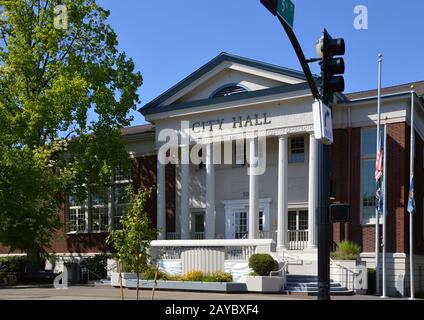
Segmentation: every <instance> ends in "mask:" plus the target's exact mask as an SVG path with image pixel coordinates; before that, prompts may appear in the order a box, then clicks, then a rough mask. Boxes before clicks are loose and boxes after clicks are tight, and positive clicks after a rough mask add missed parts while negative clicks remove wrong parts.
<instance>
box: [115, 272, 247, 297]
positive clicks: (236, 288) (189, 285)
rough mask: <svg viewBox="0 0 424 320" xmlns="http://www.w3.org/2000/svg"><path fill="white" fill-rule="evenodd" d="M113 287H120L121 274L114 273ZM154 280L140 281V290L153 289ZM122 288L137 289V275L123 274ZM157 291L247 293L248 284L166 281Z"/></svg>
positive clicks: (157, 286) (159, 283) (158, 284)
mask: <svg viewBox="0 0 424 320" xmlns="http://www.w3.org/2000/svg"><path fill="white" fill-rule="evenodd" d="M111 285H112V286H113V287H119V286H120V284H119V273H118V272H114V273H112V277H111ZM153 285H154V281H153V280H144V279H140V281H139V288H140V289H152V288H153ZM122 286H123V287H125V288H130V289H135V288H137V275H136V274H135V273H123V277H122ZM156 289H157V290H178V291H207V292H227V293H231V292H246V291H247V288H246V284H244V283H235V282H197V281H165V280H157V283H156Z"/></svg>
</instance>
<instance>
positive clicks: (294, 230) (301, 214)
mask: <svg viewBox="0 0 424 320" xmlns="http://www.w3.org/2000/svg"><path fill="white" fill-rule="evenodd" d="M288 218H289V219H288V220H289V221H288V222H289V225H288V239H289V241H291V242H298V241H301V242H306V241H308V237H309V233H308V230H309V217H308V210H296V211H295V210H293V211H289V216H288ZM299 248H300V247H299Z"/></svg>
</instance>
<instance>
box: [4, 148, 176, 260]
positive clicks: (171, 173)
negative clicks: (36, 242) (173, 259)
mask: <svg viewBox="0 0 424 320" xmlns="http://www.w3.org/2000/svg"><path fill="white" fill-rule="evenodd" d="M156 158H157V157H156V155H152V156H143V157H140V158H137V159H135V161H134V167H133V168H134V170H133V173H134V176H133V181H134V187H135V188H139V187H153V186H155V185H156V170H157V169H156ZM166 180H167V181H168V183H167V185H166V188H167V189H166V209H167V232H174V231H175V165H167V168H166ZM147 211H148V213H149V216H150V219H151V222H152V226H156V192H155V191H154V192H153V194H152V197H151V198H150V199H149V200H148V203H147ZM59 216H60V220H61V222H62V224H63V226H62V228H60V229H59V230H57V232H56V234H55V236H54V238H53V240H52V243H51V248H50V250H49V251H50V252H52V253H82V254H84V253H106V252H110V251H111V248H110V247H109V246H108V245H107V244H106V237H107V233H89V234H84V233H81V234H73V235H70V234H66V233H65V210H64V206H63V205H62V206H61V208H60V209H59ZM7 253H9V250H8V248H6V247H2V246H0V254H7Z"/></svg>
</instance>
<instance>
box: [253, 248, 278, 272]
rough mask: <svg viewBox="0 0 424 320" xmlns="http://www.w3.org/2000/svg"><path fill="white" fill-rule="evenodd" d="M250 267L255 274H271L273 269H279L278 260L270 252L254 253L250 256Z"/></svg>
mask: <svg viewBox="0 0 424 320" xmlns="http://www.w3.org/2000/svg"><path fill="white" fill-rule="evenodd" d="M249 268H251V269H252V270H253V272H254V274H253V275H257V276H269V273H270V272H271V271H276V270H278V262H277V261H275V260H274V258H273V257H272V256H271V255H270V254H268V253H260V254H254V255H252V256H251V257H250V258H249Z"/></svg>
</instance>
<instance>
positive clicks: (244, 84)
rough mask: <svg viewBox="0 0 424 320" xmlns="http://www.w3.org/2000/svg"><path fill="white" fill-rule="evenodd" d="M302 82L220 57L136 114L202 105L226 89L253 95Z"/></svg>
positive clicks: (299, 76)
mask: <svg viewBox="0 0 424 320" xmlns="http://www.w3.org/2000/svg"><path fill="white" fill-rule="evenodd" d="M304 82H306V78H305V76H304V75H303V73H301V72H299V71H295V70H291V69H286V68H282V67H279V66H275V65H271V64H267V63H263V62H260V61H256V60H251V59H247V58H242V57H239V56H234V55H230V54H227V53H221V54H220V55H218V56H217V57H216V58H214V59H213V60H211V61H210V62H208V63H207V64H205V65H204V66H203V67H201V68H200V69H198V70H196V71H195V72H193V73H192V74H191V75H189V76H188V77H187V78H185V79H184V80H182V81H181V82H179V83H178V84H176V85H175V86H174V87H172V88H170V89H169V90H167V91H166V92H164V93H163V94H162V95H160V96H159V97H157V98H156V99H154V100H153V101H151V102H149V103H148V104H146V105H145V106H144V107H143V108H142V109H140V111H141V112H142V113H144V112H143V111H148V112H149V113H151V112H152V111H153V110H152V109H154V108H156V107H164V106H171V105H180V104H185V103H191V102H193V101H203V100H205V99H210V98H212V97H213V96H214V93H216V92H218V91H219V90H220V89H222V88H225V87H228V86H238V87H240V88H243V90H245V91H247V92H254V91H260V90H266V89H271V88H277V87H285V86H290V85H296V84H300V83H304ZM240 96H241V95H240Z"/></svg>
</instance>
